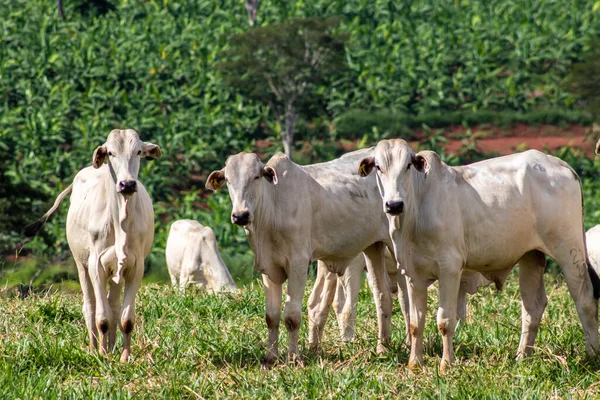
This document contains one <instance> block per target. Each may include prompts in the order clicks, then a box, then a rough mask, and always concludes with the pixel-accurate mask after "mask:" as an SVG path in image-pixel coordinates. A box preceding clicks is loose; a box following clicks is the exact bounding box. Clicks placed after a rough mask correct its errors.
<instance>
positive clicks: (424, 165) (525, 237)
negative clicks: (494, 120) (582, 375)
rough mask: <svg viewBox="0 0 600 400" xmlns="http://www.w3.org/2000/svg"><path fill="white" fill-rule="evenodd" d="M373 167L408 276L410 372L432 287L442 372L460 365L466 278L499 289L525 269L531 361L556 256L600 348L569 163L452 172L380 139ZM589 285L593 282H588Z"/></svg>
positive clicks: (540, 157) (432, 156)
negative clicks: (548, 269)
mask: <svg viewBox="0 0 600 400" xmlns="http://www.w3.org/2000/svg"><path fill="white" fill-rule="evenodd" d="M374 168H375V169H376V170H377V173H376V176H377V180H378V184H379V188H380V193H381V195H382V197H383V204H384V207H385V211H386V212H387V214H388V216H389V221H390V224H389V226H390V234H391V236H392V240H393V242H394V251H395V253H396V258H397V259H399V260H400V263H401V264H402V266H403V267H404V268H405V269H406V273H407V276H408V278H409V285H408V293H409V298H410V324H411V325H410V330H411V334H412V346H411V354H410V358H409V368H411V369H415V368H419V367H420V366H421V365H422V355H421V353H422V346H423V328H424V324H425V313H426V308H427V287H428V286H429V285H430V284H431V283H432V282H433V281H435V280H437V279H439V304H440V306H439V310H438V315H437V317H438V318H437V324H438V329H439V331H440V333H441V334H442V336H443V357H442V361H441V366H440V370H441V371H444V370H445V368H446V367H447V366H448V365H449V364H451V363H452V362H453V361H454V351H453V347H452V337H453V334H454V329H455V326H456V304H457V301H456V299H457V296H458V291H459V282H460V277H461V272H462V271H463V270H472V271H480V272H482V273H483V274H484V275H485V276H486V277H487V278H489V279H491V280H492V281H494V282H496V284H497V285H498V286H501V285H502V283H503V282H504V279H505V278H506V276H507V275H508V273H509V272H510V271H511V270H512V268H513V267H514V265H515V264H516V263H519V266H520V268H519V281H520V291H521V298H522V299H523V306H522V329H521V342H520V344H519V349H518V357H524V356H527V355H529V354H530V352H531V349H532V346H533V343H534V340H535V337H536V334H537V331H538V327H539V323H540V320H541V318H542V314H543V312H544V308H545V306H546V302H547V301H546V293H545V289H544V281H543V273H544V266H545V263H546V257H545V255H549V256H551V257H552V258H554V260H555V261H556V262H557V263H558V265H559V266H560V267H561V269H562V271H563V273H564V276H565V281H566V282H567V286H568V288H569V291H570V293H571V296H572V297H573V299H574V301H575V305H576V308H577V312H578V314H579V318H580V320H581V323H582V325H583V331H584V335H585V346H586V350H587V352H588V353H590V354H592V353H594V352H595V351H597V350H598V321H597V315H598V302H597V300H596V299H597V298H598V297H599V295H600V282H599V281H598V276H597V275H596V273H594V272H593V270H592V269H591V268H589V267H588V262H587V257H586V247H585V241H584V230H583V209H582V200H583V199H582V193H581V185H580V182H579V178H578V177H577V174H576V173H575V171H573V169H572V168H570V167H569V166H568V164H566V163H565V162H564V161H562V160H560V159H558V158H556V157H552V156H548V155H545V154H543V153H541V152H538V151H535V150H530V151H527V152H524V153H520V154H514V155H510V156H505V157H498V158H495V159H491V160H487V161H482V162H478V163H475V164H471V165H467V166H462V167H449V166H448V165H446V164H445V163H444V162H442V161H441V160H440V158H439V156H438V155H437V154H436V153H434V152H432V151H422V152H420V153H418V154H415V153H414V152H413V151H412V150H411V148H410V147H409V146H408V144H407V143H406V142H405V141H404V140H400V139H396V140H383V141H381V142H379V143H378V145H377V147H376V148H375V154H374V155H372V156H368V157H366V158H365V159H363V160H362V161H361V164H360V172H361V174H362V175H364V176H366V175H369V173H370V172H371V171H372V169H374ZM590 278H591V279H590Z"/></svg>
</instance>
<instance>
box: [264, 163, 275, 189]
mask: <svg viewBox="0 0 600 400" xmlns="http://www.w3.org/2000/svg"><path fill="white" fill-rule="evenodd" d="M263 178H265V179H266V180H267V181H268V182H269V183H272V184H273V185H277V172H276V171H275V168H273V167H269V166H268V165H265V166H264V167H263Z"/></svg>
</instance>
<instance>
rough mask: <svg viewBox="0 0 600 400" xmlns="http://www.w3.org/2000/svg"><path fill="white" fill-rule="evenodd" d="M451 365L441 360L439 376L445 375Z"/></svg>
mask: <svg viewBox="0 0 600 400" xmlns="http://www.w3.org/2000/svg"><path fill="white" fill-rule="evenodd" d="M451 366H452V364H451V363H450V362H448V361H446V360H442V362H441V363H440V375H446V373H447V372H448V371H449V370H450V367H451Z"/></svg>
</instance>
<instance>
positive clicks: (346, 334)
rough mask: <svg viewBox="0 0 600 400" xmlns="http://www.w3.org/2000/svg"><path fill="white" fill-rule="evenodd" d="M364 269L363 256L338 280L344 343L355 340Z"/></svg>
mask: <svg viewBox="0 0 600 400" xmlns="http://www.w3.org/2000/svg"><path fill="white" fill-rule="evenodd" d="M363 269H364V257H363V255H362V254H361V255H360V256H359V257H357V258H355V259H354V261H352V263H351V264H350V265H349V266H348V267H347V268H346V272H345V273H344V275H342V276H341V277H340V279H339V280H338V282H339V283H341V285H340V284H338V287H340V286H341V287H340V289H341V290H339V291H341V292H342V296H341V298H340V299H339V300H338V302H339V303H338V304H337V306H338V307H340V306H341V307H340V308H338V309H340V312H339V313H338V325H339V327H340V333H341V335H342V341H344V342H352V341H353V340H354V325H355V324H356V303H357V302H358V295H359V294H360V278H361V275H362V271H363Z"/></svg>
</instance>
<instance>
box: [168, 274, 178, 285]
mask: <svg viewBox="0 0 600 400" xmlns="http://www.w3.org/2000/svg"><path fill="white" fill-rule="evenodd" d="M169 275H170V276H171V285H173V287H174V288H176V287H179V279H177V276H176V275H175V274H169Z"/></svg>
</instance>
